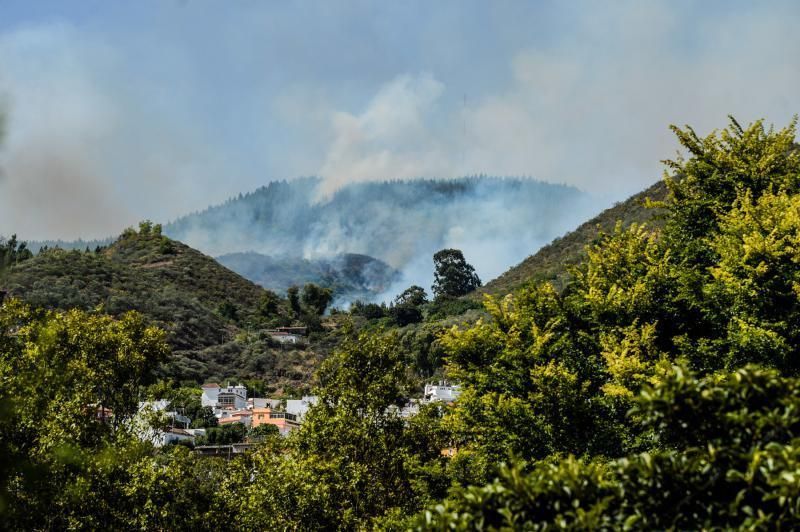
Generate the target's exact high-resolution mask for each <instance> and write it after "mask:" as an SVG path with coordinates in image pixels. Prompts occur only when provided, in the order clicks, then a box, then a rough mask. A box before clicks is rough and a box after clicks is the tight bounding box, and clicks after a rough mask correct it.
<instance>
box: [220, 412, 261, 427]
mask: <svg viewBox="0 0 800 532" xmlns="http://www.w3.org/2000/svg"><path fill="white" fill-rule="evenodd" d="M252 420H253V411H252V410H246V409H243V410H234V411H228V410H223V411H222V417H220V418H219V419H218V420H217V421H218V423H219V425H220V426H222V425H229V424H232V423H241V424H242V425H244V426H245V427H249V426H250V425H251V423H252Z"/></svg>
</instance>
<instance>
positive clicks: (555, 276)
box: [469, 181, 667, 297]
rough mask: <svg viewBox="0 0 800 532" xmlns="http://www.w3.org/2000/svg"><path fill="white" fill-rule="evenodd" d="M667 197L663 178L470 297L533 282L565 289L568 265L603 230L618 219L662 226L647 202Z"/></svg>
mask: <svg viewBox="0 0 800 532" xmlns="http://www.w3.org/2000/svg"><path fill="white" fill-rule="evenodd" d="M666 198H667V187H666V185H665V184H664V182H663V181H659V182H658V183H656V184H654V185H652V186H650V187H649V188H647V189H645V190H643V191H642V192H639V193H638V194H635V195H633V196H631V197H630V198H628V199H627V200H625V201H623V202H620V203H617V204H616V205H614V206H613V207H611V208H609V209H606V210H605V211H603V212H601V213H600V214H599V215H597V216H595V217H594V218H592V219H590V220H589V221H587V222H585V223H583V224H581V225H580V226H578V228H577V229H575V230H574V231H571V232H569V233H567V234H565V235H564V236H562V237H559V238H556V239H555V240H553V241H552V242H551V243H550V244H548V245H546V246H544V247H542V248H541V249H539V251H537V252H536V253H534V254H533V255H531V256H529V257H528V258H526V259H525V260H524V261H522V262H521V263H519V264H518V265H516V266H514V267H513V268H511V269H509V270H508V271H507V272H505V273H504V274H502V275H501V276H499V277H498V278H496V279H494V280H492V281H490V282H488V283H486V284H485V285H484V286H483V287H481V288H479V289H478V290H476V291H475V292H474V293H473V294H471V295H470V296H469V297H478V296H481V295H482V294H492V295H505V294H508V293H511V292H513V291H514V290H515V289H517V288H519V287H521V286H522V285H524V284H525V283H528V282H530V281H550V282H552V283H553V284H554V285H555V286H556V288H562V287H563V286H564V284H565V282H566V281H567V279H568V278H569V272H568V269H569V267H570V266H574V265H576V264H578V263H579V262H580V261H581V260H582V259H583V258H584V257H585V248H586V246H587V245H589V244H591V243H592V242H594V241H595V240H596V239H597V237H598V235H599V234H600V233H603V232H606V233H607V232H610V231H612V230H613V229H614V226H615V225H616V223H617V221H621V222H622V223H623V225H625V226H628V225H630V224H632V223H642V222H646V223H648V224H650V225H651V226H653V225H655V226H658V225H660V224H661V223H662V222H661V220H660V218H659V215H660V214H661V211H660V209H656V208H649V207H647V206H646V205H645V203H646V200H647V199H651V200H653V201H663V200H665V199H666Z"/></svg>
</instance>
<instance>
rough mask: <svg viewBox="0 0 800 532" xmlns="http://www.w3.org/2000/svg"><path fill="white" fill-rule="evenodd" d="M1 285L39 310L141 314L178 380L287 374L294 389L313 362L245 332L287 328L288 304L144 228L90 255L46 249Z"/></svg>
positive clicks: (1, 278)
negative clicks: (163, 343)
mask: <svg viewBox="0 0 800 532" xmlns="http://www.w3.org/2000/svg"><path fill="white" fill-rule="evenodd" d="M0 288H2V289H4V290H6V291H7V292H8V295H10V296H15V297H19V298H21V299H22V300H24V301H25V302H27V303H29V304H31V305H33V306H34V307H39V308H48V309H63V310H67V309H73V308H75V309H81V310H85V311H93V310H95V309H98V310H100V311H101V312H103V313H107V314H110V315H112V316H121V315H123V314H124V313H126V312H128V311H131V310H135V311H137V312H140V313H142V314H143V315H144V316H145V317H146V318H147V321H148V322H149V323H150V324H153V325H157V326H159V327H161V328H163V329H164V330H165V331H167V341H168V342H169V344H170V346H171V348H172V355H171V356H170V357H169V358H168V360H167V361H166V362H165V364H164V365H163V366H162V367H161V369H160V372H161V373H162V374H163V375H165V376H169V377H173V378H176V379H190V380H204V379H207V378H216V379H222V378H225V377H239V378H243V377H247V378H254V377H262V378H263V377H267V376H269V377H271V378H272V379H274V380H275V381H281V380H283V378H284V377H285V376H286V375H288V376H289V377H290V380H291V381H292V382H293V383H294V384H302V383H307V382H308V381H309V380H310V377H311V372H312V371H313V368H314V365H315V363H316V362H315V360H316V357H315V355H314V354H313V353H311V352H308V353H298V352H295V353H291V352H288V353H284V352H282V351H281V350H280V349H275V348H274V347H273V346H271V345H270V344H269V342H268V341H267V340H266V339H264V338H261V337H259V336H258V335H255V334H247V331H248V330H250V331H255V330H258V329H259V328H264V327H269V326H273V327H274V326H280V325H289V324H291V323H292V321H293V315H292V312H291V310H290V309H289V308H288V303H286V301H284V300H281V299H280V298H279V297H278V296H276V295H275V294H271V293H269V292H267V291H266V290H264V289H263V288H261V287H259V286H257V285H256V284H254V283H252V282H251V281H248V280H247V279H244V278H243V277H241V276H239V275H238V274H236V273H234V272H232V271H230V270H228V269H227V268H225V267H223V266H221V265H220V264H219V263H217V262H216V261H215V260H214V259H212V258H211V257H208V256H206V255H203V254H202V253H200V252H198V251H196V250H194V249H192V248H190V247H189V246H186V245H185V244H182V243H181V242H178V241H175V240H172V239H169V238H167V237H166V236H164V235H162V234H161V230H160V226H157V225H155V226H154V225H152V224H150V223H143V224H141V226H140V228H139V231H138V232H137V231H134V230H132V229H131V230H128V231H126V232H125V233H123V235H122V236H121V237H120V238H119V239H118V240H116V241H114V242H113V243H112V244H110V245H109V246H107V247H97V248H95V249H94V250H90V251H88V252H86V251H79V250H69V251H67V250H62V249H58V248H54V249H44V250H42V251H40V253H39V254H38V255H36V256H34V257H33V258H30V259H28V260H26V261H24V262H21V263H19V264H17V265H15V266H14V267H13V268H11V269H10V270H8V271H7V272H6V274H5V275H2V276H0ZM276 371H279V372H280V373H281V375H279V376H276V375H275V372H276Z"/></svg>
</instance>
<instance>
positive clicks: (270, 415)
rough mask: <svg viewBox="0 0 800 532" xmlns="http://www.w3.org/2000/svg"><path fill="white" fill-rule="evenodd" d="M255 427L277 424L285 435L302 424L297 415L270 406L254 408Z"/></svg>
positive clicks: (253, 423) (253, 422)
mask: <svg viewBox="0 0 800 532" xmlns="http://www.w3.org/2000/svg"><path fill="white" fill-rule="evenodd" d="M252 419H253V421H252V426H253V428H255V427H258V426H260V425H275V426H276V427H278V430H279V431H280V433H281V434H283V435H284V436H285V435H286V434H288V433H290V432H291V431H293V430H295V429H296V428H298V427H299V426H300V423H298V421H297V416H296V415H294V414H290V413H288V412H278V411H276V410H273V409H271V408H269V407H266V408H254V409H253V418H252Z"/></svg>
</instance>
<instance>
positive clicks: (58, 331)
mask: <svg viewBox="0 0 800 532" xmlns="http://www.w3.org/2000/svg"><path fill="white" fill-rule="evenodd" d="M166 355H167V346H166V344H165V341H164V333H163V332H162V331H160V330H157V329H154V328H151V327H148V326H147V325H146V324H145V321H144V318H143V317H142V316H141V315H138V314H135V313H130V314H125V315H123V316H121V317H120V318H119V319H113V318H111V317H108V316H103V315H98V314H89V313H85V312H81V311H78V310H71V311H67V312H64V313H58V312H45V311H35V310H31V309H30V308H28V307H27V306H25V305H23V304H21V303H19V302H18V301H16V300H13V299H12V300H9V301H6V302H5V303H3V304H2V306H0V381H1V382H3V386H2V387H1V388H0V395H1V396H2V397H0V399H1V400H0V402H2V404H3V405H4V409H5V410H4V415H3V416H2V417H1V418H0V421H2V424H0V441H2V442H3V444H2V445H3V446H4V447H5V448H4V449H3V450H4V451H5V453H6V456H8V457H10V460H11V463H12V464H14V466H12V468H11V469H10V470H7V471H6V472H5V474H6V476H5V477H4V478H3V479H2V480H0V490H1V491H0V498H2V499H3V500H4V501H5V503H6V504H5V510H4V513H5V519H6V524H7V525H9V524H12V525H11V528H23V529H31V528H33V529H39V528H67V527H68V525H70V523H71V519H73V518H74V516H73V517H71V516H72V515H73V514H72V512H74V511H77V508H78V506H79V505H76V504H75V500H76V499H75V498H76V497H78V496H79V495H80V494H81V493H83V492H84V490H83V486H84V485H85V483H86V475H92V474H93V473H92V471H96V470H99V471H100V472H102V471H105V470H107V469H108V468H105V469H104V467H100V466H101V464H103V463H105V462H104V461H105V460H107V459H111V458H112V457H113V456H115V455H116V450H117V449H118V448H119V449H124V448H129V446H128V445H127V444H125V443H124V442H125V441H127V438H128V436H127V432H128V424H127V420H128V419H130V418H131V416H133V415H134V414H135V413H136V412H137V410H138V395H139V393H138V392H139V389H140V386H142V385H146V384H148V382H151V381H152V380H153V370H154V369H155V368H156V367H157V366H158V365H159V364H160V363H161V362H163V361H164V360H165V359H166ZM117 445H118V446H119V447H117ZM129 451H130V454H131V455H136V453H137V451H136V450H135V448H129ZM98 468H99V469H98ZM103 482H105V481H103Z"/></svg>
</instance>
